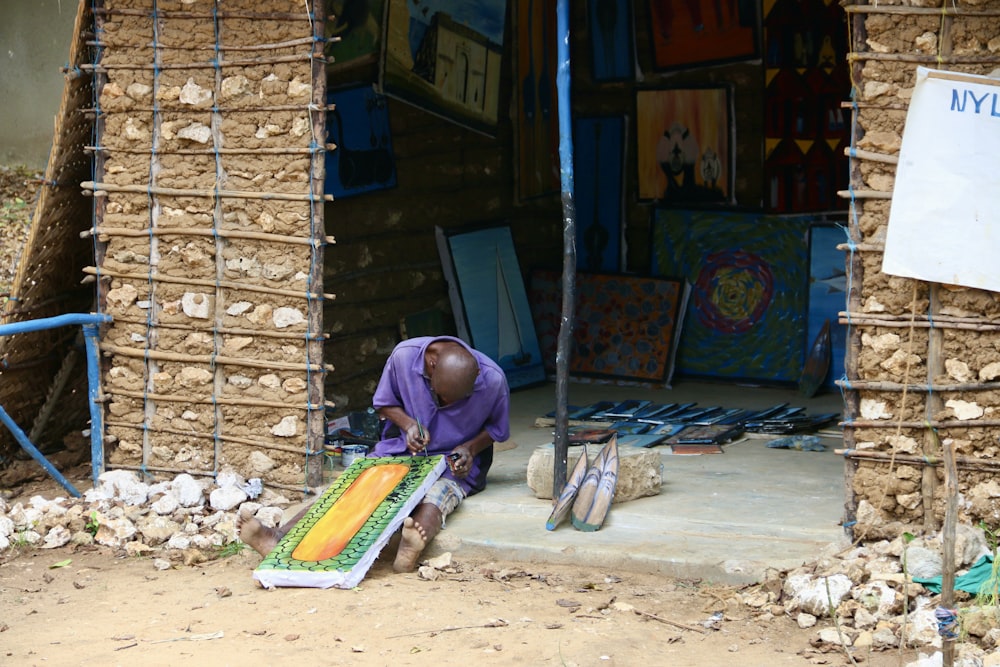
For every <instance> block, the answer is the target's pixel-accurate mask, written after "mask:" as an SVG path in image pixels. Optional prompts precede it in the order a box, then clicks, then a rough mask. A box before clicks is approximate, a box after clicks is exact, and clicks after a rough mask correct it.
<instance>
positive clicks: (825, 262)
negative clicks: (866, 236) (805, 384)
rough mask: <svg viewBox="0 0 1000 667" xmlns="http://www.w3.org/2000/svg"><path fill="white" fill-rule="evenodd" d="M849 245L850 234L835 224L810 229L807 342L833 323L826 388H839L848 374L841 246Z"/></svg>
mask: <svg viewBox="0 0 1000 667" xmlns="http://www.w3.org/2000/svg"><path fill="white" fill-rule="evenodd" d="M846 242H847V233H846V232H845V231H844V229H843V228H842V227H839V226H837V225H833V224H815V225H813V226H812V227H810V229H809V326H808V330H807V333H806V343H807V345H808V344H811V342H812V341H814V340H816V336H818V335H819V332H820V330H821V329H822V328H823V322H825V321H827V320H829V321H830V350H831V352H832V360H831V362H830V373H829V375H827V376H826V381H825V382H824V386H826V387H835V386H836V385H835V384H834V383H835V382H836V381H837V380H840V379H842V378H844V377H845V375H844V355H845V353H846V351H847V326H846V325H844V324H840V322H839V319H840V316H839V313H840V311H842V310H847V271H846V269H847V265H846V259H845V257H844V251H843V250H838V249H837V244H840V243H846Z"/></svg>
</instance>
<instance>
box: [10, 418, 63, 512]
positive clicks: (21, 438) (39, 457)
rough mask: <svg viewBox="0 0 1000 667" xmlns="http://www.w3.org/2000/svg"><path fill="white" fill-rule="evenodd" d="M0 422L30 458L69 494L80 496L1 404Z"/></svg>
mask: <svg viewBox="0 0 1000 667" xmlns="http://www.w3.org/2000/svg"><path fill="white" fill-rule="evenodd" d="M0 422H3V425H4V426H6V427H7V428H8V429H10V432H11V433H13V434H14V439H15V440H17V442H18V443H19V444H20V445H21V447H23V448H24V451H26V452H28V453H29V454H31V458H33V459H35V460H36V461H38V462H39V463H40V464H42V467H43V468H45V471H46V472H48V473H49V474H50V475H52V476H53V477H55V479H56V481H57V482H59V483H60V484H62V486H63V488H64V489H66V490H67V491H69V493H70V495H71V496H73V497H74V498H79V497H80V492H79V491H77V490H76V487H74V486H73V485H72V484H70V483H69V480H67V479H66V478H65V477H63V476H62V473H60V472H59V471H58V470H56V468H55V466H53V465H52V464H51V463H49V460H48V459H47V458H45V455H44V454H42V453H41V452H40V451H38V449H37V448H36V447H35V446H34V445H33V444H31V441H30V440H28V436H27V435H25V434H24V431H22V430H21V427H20V426H18V425H17V423H16V422H15V421H14V420H13V419H11V417H10V415H8V414H7V411H6V410H4V409H3V406H0Z"/></svg>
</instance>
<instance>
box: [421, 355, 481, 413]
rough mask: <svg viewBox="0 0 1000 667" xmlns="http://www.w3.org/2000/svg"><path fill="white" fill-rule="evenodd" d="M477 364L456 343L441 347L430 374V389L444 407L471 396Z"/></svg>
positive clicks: (473, 358)
mask: <svg viewBox="0 0 1000 667" xmlns="http://www.w3.org/2000/svg"><path fill="white" fill-rule="evenodd" d="M478 376H479V363H478V362H477V361H476V358H475V357H474V356H472V354H471V353H470V352H469V351H468V350H467V349H465V348H464V347H462V346H461V345H459V344H457V343H448V344H446V345H441V346H440V348H439V349H438V350H437V359H436V360H435V362H434V369H433V371H432V373H431V389H432V390H433V391H434V393H435V394H437V395H438V398H439V399H440V401H441V402H442V403H443V404H444V405H450V404H451V403H455V402H457V401H460V400H462V399H464V398H467V397H469V396H471V395H472V389H473V387H474V386H475V383H476V378H477V377H478Z"/></svg>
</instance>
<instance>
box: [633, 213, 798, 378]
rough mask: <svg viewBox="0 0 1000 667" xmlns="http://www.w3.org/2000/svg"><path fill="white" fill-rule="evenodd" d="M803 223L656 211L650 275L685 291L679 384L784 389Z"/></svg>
mask: <svg viewBox="0 0 1000 667" xmlns="http://www.w3.org/2000/svg"><path fill="white" fill-rule="evenodd" d="M810 220H811V219H810V218H809V217H801V216H794V217H783V216H769V215H765V214H761V213H738V212H733V211H697V210H676V209H656V210H655V211H654V217H653V240H652V254H653V258H652V273H654V274H658V275H667V276H678V277H682V278H684V279H686V280H687V281H688V282H689V283H690V284H691V297H690V300H689V302H688V308H687V314H686V315H685V318H684V330H683V332H682V333H681V339H680V345H679V347H678V351H677V371H678V373H680V374H681V375H684V376H689V377H702V378H725V379H731V380H742V381H752V382H757V383H761V384H774V385H785V384H793V383H795V382H797V381H798V378H799V376H800V374H801V372H802V364H803V356H804V350H805V345H806V343H805V338H806V306H807V304H806V294H807V285H808V279H809V264H808V256H809V252H808V250H809V249H808V245H807V240H808V234H809V223H810Z"/></svg>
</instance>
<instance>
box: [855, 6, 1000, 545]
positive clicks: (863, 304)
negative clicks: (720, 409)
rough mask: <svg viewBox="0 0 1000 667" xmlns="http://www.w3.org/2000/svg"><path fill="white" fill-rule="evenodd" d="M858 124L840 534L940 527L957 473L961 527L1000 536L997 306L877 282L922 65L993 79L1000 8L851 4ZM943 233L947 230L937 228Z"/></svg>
mask: <svg viewBox="0 0 1000 667" xmlns="http://www.w3.org/2000/svg"><path fill="white" fill-rule="evenodd" d="M846 9H847V12H848V17H849V19H850V20H851V23H852V53H851V54H850V55H849V58H851V60H852V64H853V77H854V84H855V99H854V102H853V107H854V120H855V123H856V132H855V137H854V139H855V142H854V149H855V151H856V155H855V157H853V158H852V173H851V191H850V193H847V194H848V196H849V197H850V198H851V223H850V229H849V233H850V243H849V244H847V245H848V271H849V276H850V278H851V291H850V294H849V302H848V312H847V313H846V314H845V316H844V318H843V319H842V321H844V322H846V323H848V324H849V325H850V331H851V337H850V342H849V350H848V364H847V365H848V371H847V373H848V378H849V380H848V382H847V383H846V384H845V388H846V393H845V395H846V405H847V409H846V413H847V417H848V424H847V428H846V430H845V443H846V444H847V446H848V447H849V448H850V449H849V451H848V476H847V481H848V485H849V486H848V495H849V500H848V507H847V510H848V516H847V520H848V525H850V526H852V527H853V531H854V533H855V535H857V536H858V537H863V538H878V537H894V536H898V535H900V534H901V532H903V531H911V532H919V531H921V530H926V531H930V530H935V529H937V528H939V527H940V526H941V524H942V521H943V517H944V513H945V506H946V501H947V494H946V493H945V484H944V481H945V478H944V467H943V466H942V461H943V459H944V456H945V452H946V450H947V451H948V452H950V453H951V454H953V455H954V457H955V460H956V463H957V478H958V479H957V486H958V492H959V500H958V512H959V514H958V516H959V520H960V521H964V522H972V523H978V522H980V521H983V522H985V523H986V524H987V525H989V526H993V527H996V526H998V525H1000V484H998V482H997V481H996V479H995V477H996V473H997V472H998V471H1000V462H998V449H1000V446H998V436H1000V414H998V406H1000V403H998V399H1000V383H998V382H997V379H998V378H1000V301H998V298H997V297H998V295H997V294H996V293H994V292H988V291H984V290H977V289H972V288H965V287H957V286H950V285H941V284H936V283H926V282H922V281H918V280H911V279H907V278H899V277H895V276H891V275H887V274H885V273H882V272H881V264H882V251H883V249H884V242H885V235H886V225H887V222H888V217H889V209H890V205H891V197H892V190H893V185H894V179H895V173H896V162H897V156H898V154H899V149H900V145H901V143H902V137H903V128H904V125H905V122H906V112H907V108H908V104H909V100H910V96H911V94H912V92H913V88H914V85H915V77H916V70H917V67H918V66H924V67H930V68H933V69H943V70H953V71H956V72H967V73H974V74H981V75H988V74H990V73H991V72H993V71H994V70H995V69H996V68H997V67H998V65H1000V38H998V35H1000V2H997V1H996V0H985V1H974V2H969V1H959V2H955V3H952V2H950V1H949V2H947V3H945V4H944V6H943V7H941V6H940V4H939V3H927V2H919V1H918V2H914V3H899V2H890V3H884V2H879V3H877V4H876V3H872V4H870V5H866V4H862V5H848V6H846ZM941 224H942V225H947V224H948V221H947V220H942V222H941Z"/></svg>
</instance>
